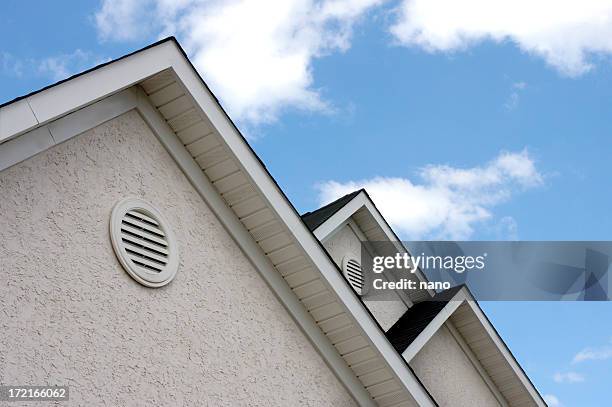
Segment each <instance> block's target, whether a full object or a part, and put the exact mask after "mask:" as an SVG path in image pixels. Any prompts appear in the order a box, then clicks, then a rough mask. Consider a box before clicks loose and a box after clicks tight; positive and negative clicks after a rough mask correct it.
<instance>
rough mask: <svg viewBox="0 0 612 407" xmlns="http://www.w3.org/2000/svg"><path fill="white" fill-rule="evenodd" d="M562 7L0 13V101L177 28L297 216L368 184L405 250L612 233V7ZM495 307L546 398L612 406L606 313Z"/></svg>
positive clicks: (41, 6)
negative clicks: (410, 244)
mask: <svg viewBox="0 0 612 407" xmlns="http://www.w3.org/2000/svg"><path fill="white" fill-rule="evenodd" d="M428 4H431V6H429V5H428ZM551 4H553V3H550V2H546V1H543V2H541V4H538V5H531V6H529V5H525V4H523V3H522V2H501V1H500V2H479V1H476V0H473V1H472V0H470V1H466V2H464V3H462V7H461V9H454V7H455V6H454V5H453V2H448V1H444V0H439V1H435V2H434V1H431V2H429V3H427V2H423V1H420V0H404V1H387V2H385V1H379V0H339V1H335V2H334V1H331V0H330V1H318V2H316V1H311V0H291V1H287V2H283V7H280V6H279V5H278V3H277V4H273V5H269V4H267V3H266V2H259V3H258V5H257V6H253V5H252V4H249V2H245V1H235V2H231V3H220V2H219V1H208V2H198V1H195V0H181V1H178V2H166V1H162V0H159V1H147V2H146V4H145V5H144V6H143V5H142V4H138V2H136V1H130V0H122V1H120V2H117V3H115V5H114V6H113V7H111V6H110V3H104V2H100V3H98V2H76V1H74V2H63V3H53V4H52V3H46V2H42V3H36V6H33V5H32V4H29V3H27V2H3V3H2V5H0V38H2V40H0V41H1V42H0V100H1V101H3V102H4V101H7V100H9V99H12V98H13V97H16V96H19V95H22V94H24V93H27V92H29V91H32V90H36V89H38V88H40V87H42V86H44V85H47V84H50V83H52V82H54V81H56V80H58V79H61V78H62V77H65V76H66V75H69V74H73V73H77V72H79V71H81V70H83V69H86V68H88V67H91V66H93V65H95V64H97V63H100V62H103V61H106V60H108V59H112V58H116V57H119V56H121V55H123V54H125V53H127V52H130V51H133V50H135V49H137V48H140V47H142V46H145V45H147V44H149V43H151V42H153V41H155V40H156V39H158V38H160V37H163V36H165V35H168V34H173V35H176V36H177V37H178V39H179V41H180V42H181V43H182V44H183V46H184V47H185V48H186V49H187V52H188V53H189V54H190V57H191V58H192V60H193V62H194V64H195V65H196V67H197V68H198V69H200V71H201V74H202V75H203V77H204V78H205V80H207V81H208V82H209V84H210V85H211V86H212V88H213V90H214V91H215V92H216V93H217V95H218V96H220V97H221V99H222V102H223V104H224V106H225V107H226V108H227V109H228V110H229V112H230V115H231V116H232V117H233V118H234V119H235V120H236V121H237V123H238V125H239V126H240V127H241V129H242V130H243V131H244V132H245V134H247V136H248V137H249V139H250V142H251V144H252V146H253V147H254V149H255V150H256V151H257V153H258V154H259V155H260V156H261V158H262V159H263V161H264V162H265V163H266V165H267V167H268V168H269V170H270V171H271V172H272V174H273V175H274V176H275V178H276V179H277V181H278V182H279V183H280V185H281V186H282V188H283V189H284V190H285V192H286V193H287V195H288V196H289V198H290V199H291V200H292V202H293V203H294V205H295V206H296V207H297V208H298V210H300V211H302V212H303V211H306V210H312V209H314V208H316V207H317V206H319V205H320V204H321V203H324V202H326V201H328V200H330V199H333V198H334V197H336V196H337V195H339V194H341V193H343V192H346V191H349V190H351V189H352V188H357V187H361V186H366V187H367V188H368V189H369V190H370V192H371V194H372V196H373V198H374V200H375V201H376V203H377V205H378V206H379V207H380V208H381V210H382V211H383V214H384V215H385V216H386V217H387V219H389V220H390V221H391V222H392V223H393V226H394V227H395V228H396V230H398V231H399V232H400V233H401V235H402V236H404V237H406V238H464V239H522V240H609V239H610V230H611V229H612V215H611V212H610V209H609V208H610V206H611V205H610V203H611V202H610V201H611V199H612V190H611V188H610V182H611V181H610V176H609V173H610V152H611V151H612V137H611V136H612V120H610V116H611V115H610V110H611V109H612V86H611V85H612V83H611V82H612V61H611V60H610V58H609V55H610V53H611V52H612V40H611V38H612V25H610V24H609V23H606V22H605V19H600V18H597V16H601V15H607V16H608V17H611V18H612V5H610V4H606V2H589V1H586V2H581V5H580V6H579V7H578V6H577V5H573V6H572V5H567V4H563V5H558V6H552V5H551ZM572 7H573V8H572ZM440 9H443V10H446V12H447V13H446V14H443V15H440V13H439V12H437V11H436V10H440ZM142 10H147V12H144V13H143V12H141V11H142ZM445 15H446V16H448V15H453V16H455V18H454V19H452V20H449V19H448V18H446V17H445ZM483 308H484V309H485V311H486V312H487V314H488V315H489V317H490V318H491V319H492V320H493V322H494V323H495V325H496V326H497V328H498V329H499V331H500V333H501V334H502V336H503V337H504V338H505V339H506V341H507V343H508V344H509V346H510V347H511V349H512V350H513V352H514V353H515V355H516V356H517V358H518V359H519V361H520V362H521V363H522V364H523V366H524V367H525V369H526V371H527V372H528V373H529V375H530V377H531V378H532V380H533V381H534V382H535V384H536V386H537V387H538V388H539V389H540V391H541V392H542V393H543V394H546V395H550V398H549V400H550V405H551V406H554V405H563V406H603V405H606V404H607V403H608V402H607V400H608V389H607V386H606V384H608V385H609V383H610V382H611V379H612V328H611V327H612V304H610V303H588V304H585V303H580V304H579V303H562V304H557V303H553V304H551V303H518V302H517V303H486V304H483ZM580 352H582V353H580ZM576 355H582V357H578V358H577V359H576ZM585 355H586V356H585ZM575 359H576V360H575ZM555 400H557V402H555Z"/></svg>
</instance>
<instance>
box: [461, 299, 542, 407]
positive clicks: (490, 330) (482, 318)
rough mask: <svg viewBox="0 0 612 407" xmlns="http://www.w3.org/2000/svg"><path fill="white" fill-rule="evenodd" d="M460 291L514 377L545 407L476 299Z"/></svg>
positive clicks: (537, 403)
mask: <svg viewBox="0 0 612 407" xmlns="http://www.w3.org/2000/svg"><path fill="white" fill-rule="evenodd" d="M461 291H465V296H466V298H467V301H466V302H467V304H468V305H469V306H470V309H471V310H472V311H473V312H474V314H475V315H476V317H477V318H478V321H479V322H480V324H481V325H482V327H483V328H484V329H485V331H486V332H487V334H488V335H489V337H490V338H491V340H492V341H493V343H494V344H495V347H496V348H497V350H498V351H499V352H500V353H501V355H502V356H503V357H504V359H505V360H506V362H508V364H509V365H510V367H511V368H512V371H513V372H514V374H515V375H516V377H518V379H519V380H520V382H521V384H522V385H523V386H524V387H525V389H526V390H527V392H528V393H529V395H530V396H531V398H532V399H533V401H534V402H535V403H536V405H538V406H542V407H546V403H545V402H544V400H542V397H541V396H540V393H539V392H538V391H537V390H536V388H535V387H534V385H533V383H531V380H529V377H527V374H526V373H525V371H524V370H523V368H521V366H520V365H519V364H518V362H517V361H516V359H515V358H514V356H513V355H512V353H510V350H509V349H508V347H507V346H506V344H505V343H504V341H503V340H502V338H501V337H500V336H499V334H498V333H497V331H496V330H495V328H494V327H493V325H492V324H491V322H490V321H489V319H488V318H487V317H486V315H485V314H484V312H482V310H481V309H480V307H479V306H478V304H477V303H476V300H474V297H472V295H471V294H470V292H469V291H468V290H467V289H465V288H463V289H462V290H461Z"/></svg>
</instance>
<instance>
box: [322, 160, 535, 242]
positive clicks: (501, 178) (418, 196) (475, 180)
mask: <svg viewBox="0 0 612 407" xmlns="http://www.w3.org/2000/svg"><path fill="white" fill-rule="evenodd" d="M419 176H420V179H421V182H420V183H416V182H413V181H412V180H410V179H408V178H399V177H395V178H393V177H375V178H372V179H365V180H360V181H349V182H344V183H341V182H336V181H326V182H323V183H321V184H319V185H318V186H317V188H318V189H319V200H320V203H321V204H326V203H328V202H330V201H332V200H334V199H336V198H338V197H340V196H342V195H345V194H347V193H349V192H352V191H354V190H356V189H359V188H365V189H366V190H367V191H368V193H369V194H370V195H371V197H372V199H373V200H374V202H375V203H376V205H377V206H378V208H379V209H380V210H381V212H382V214H383V216H385V217H386V219H387V220H388V221H389V222H390V223H391V224H392V225H393V226H394V227H395V228H396V229H397V230H398V231H399V233H400V234H401V235H402V236H403V237H405V238H409V239H422V238H450V239H465V238H469V237H470V236H471V235H472V234H473V232H474V226H475V225H476V224H477V223H479V222H483V221H486V220H488V219H491V218H492V216H493V215H492V213H491V208H492V207H494V206H495V205H498V204H500V203H502V202H504V201H506V200H508V199H509V198H510V197H511V196H512V195H513V194H514V193H516V192H518V191H521V190H523V189H525V188H532V187H535V186H538V185H541V184H542V182H543V176H542V175H541V174H540V172H539V171H538V170H537V169H536V166H535V162H534V160H533V158H532V157H531V156H530V155H529V153H528V152H527V150H523V151H521V152H502V153H500V154H499V155H498V156H497V157H496V158H495V159H493V160H492V161H490V162H489V163H487V164H486V165H484V166H480V167H473V168H465V169H464V168H455V167H450V166H448V165H430V166H427V167H424V168H422V169H421V170H420V171H419ZM515 227H516V226H514V228H515Z"/></svg>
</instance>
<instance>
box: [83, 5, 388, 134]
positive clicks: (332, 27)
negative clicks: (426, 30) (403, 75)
mask: <svg viewBox="0 0 612 407" xmlns="http://www.w3.org/2000/svg"><path fill="white" fill-rule="evenodd" d="M382 1H383V0H284V1H280V2H279V1H274V0H259V1H253V0H233V1H221V0H180V1H170V0H146V1H138V0H121V1H110V0H104V1H103V3H102V7H101V9H100V10H99V11H98V13H97V14H96V16H95V19H96V24H97V28H98V32H99V34H100V36H101V37H102V38H104V39H107V40H109V39H112V40H127V39H134V38H136V37H138V36H139V35H146V34H147V33H149V32H151V30H153V31H154V32H156V33H157V34H159V35H160V36H165V35H169V34H175V35H177V36H178V37H179V38H180V39H181V42H182V44H184V45H185V46H186V49H187V52H188V53H189V54H190V56H191V58H192V61H193V62H194V65H195V66H196V68H197V69H198V70H199V71H200V72H201V73H202V75H203V77H204V78H205V79H206V81H207V82H208V83H209V85H210V86H211V87H212V89H213V90H214V91H215V93H217V94H218V95H219V96H220V98H221V100H222V101H223V103H224V105H225V106H226V107H227V108H228V110H229V111H230V113H231V114H232V116H233V117H235V118H237V119H238V120H239V121H243V122H244V121H246V122H248V123H250V124H258V123H262V122H271V121H274V120H276V118H277V116H278V114H279V112H280V111H281V110H282V109H283V108H286V107H294V108H299V109H305V110H311V111H326V110H328V109H330V107H329V106H328V104H327V103H326V102H325V101H324V100H323V98H322V97H321V94H320V91H319V90H318V89H316V88H315V87H314V84H313V76H312V63H313V60H314V59H315V58H318V57H321V56H323V55H326V54H328V53H331V52H337V51H340V52H341V51H345V50H346V49H348V48H349V47H350V39H351V35H352V27H353V25H354V24H355V23H356V22H357V21H358V20H359V19H360V18H361V17H362V16H363V15H364V13H366V12H367V11H368V10H369V9H371V8H372V7H373V6H375V5H377V4H380V3H382ZM151 21H155V22H156V25H155V26H152V24H151Z"/></svg>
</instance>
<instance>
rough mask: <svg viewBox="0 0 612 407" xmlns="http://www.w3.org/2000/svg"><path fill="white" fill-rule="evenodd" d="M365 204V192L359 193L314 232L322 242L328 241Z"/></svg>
mask: <svg viewBox="0 0 612 407" xmlns="http://www.w3.org/2000/svg"><path fill="white" fill-rule="evenodd" d="M363 206H365V194H364V193H363V191H362V192H360V193H358V194H357V196H355V197H353V199H351V200H350V201H349V202H348V203H347V204H346V205H344V206H343V207H342V208H340V209H339V210H338V211H337V212H336V213H334V214H333V215H332V216H330V217H329V218H328V219H327V220H326V221H325V222H323V223H322V224H320V225H319V226H318V227H317V228H316V229H315V230H313V232H312V233H314V235H315V236H316V237H317V239H319V240H320V241H321V242H325V241H327V240H328V239H329V238H330V237H332V236H333V235H334V233H335V232H336V231H338V229H339V228H341V227H342V226H343V225H344V223H345V222H346V221H347V220H348V219H349V218H350V217H351V216H353V214H354V213H355V212H357V211H358V210H359V209H361V208H362V207H363Z"/></svg>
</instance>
